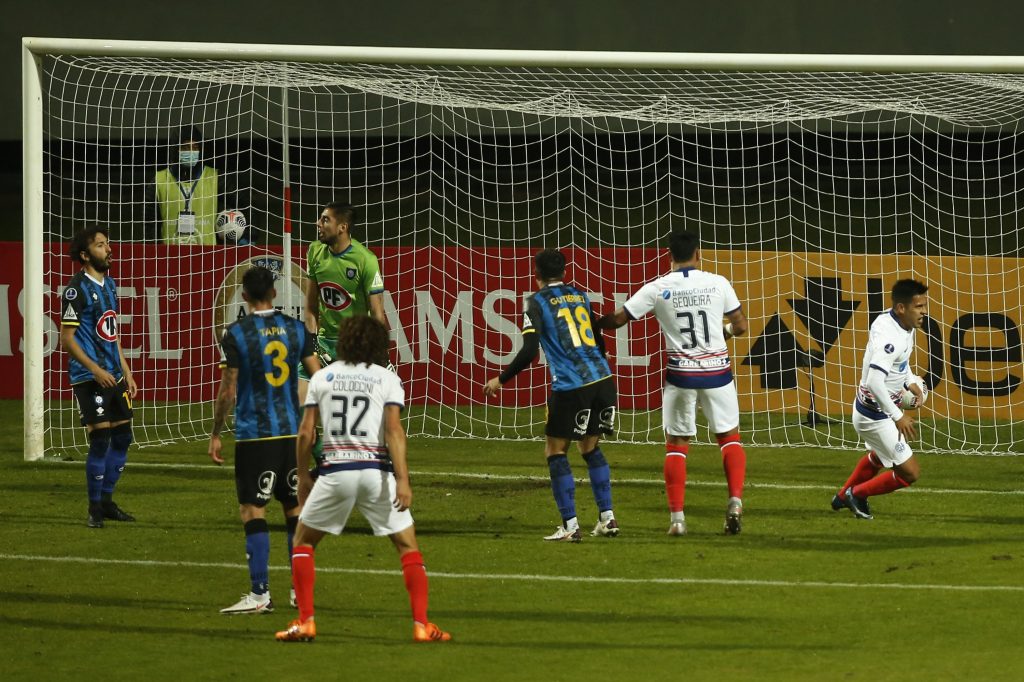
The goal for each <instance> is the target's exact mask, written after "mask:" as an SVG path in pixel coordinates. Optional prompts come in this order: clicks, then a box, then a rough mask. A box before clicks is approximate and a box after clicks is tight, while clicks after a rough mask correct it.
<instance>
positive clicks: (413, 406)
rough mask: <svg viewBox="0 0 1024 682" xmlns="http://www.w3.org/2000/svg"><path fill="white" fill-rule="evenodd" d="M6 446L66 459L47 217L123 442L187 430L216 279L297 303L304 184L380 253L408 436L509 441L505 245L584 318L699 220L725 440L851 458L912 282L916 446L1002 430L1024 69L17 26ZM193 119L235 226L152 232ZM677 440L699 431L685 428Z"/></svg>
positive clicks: (1021, 187)
mask: <svg viewBox="0 0 1024 682" xmlns="http://www.w3.org/2000/svg"><path fill="white" fill-rule="evenodd" d="M23 55H24V107H25V137H24V140H25V142H24V143H25V236H24V266H25V270H24V277H25V285H24V311H25V314H24V319H25V328H24V358H25V388H24V391H25V405H26V409H25V438H26V450H25V452H26V457H28V458H36V457H40V456H42V455H44V454H46V455H50V456H60V455H62V454H64V453H69V452H76V451H80V450H82V449H84V447H85V440H84V434H83V432H82V429H81V428H80V426H79V422H78V415H77V410H76V408H75V406H74V404H73V401H72V395H71V390H70V387H69V385H68V380H67V377H66V374H65V365H66V356H65V355H64V354H63V353H62V352H61V351H60V350H59V348H58V347H57V325H58V324H59V311H58V302H59V296H60V293H61V290H62V287H63V286H64V284H65V283H66V281H67V280H68V278H69V277H70V275H71V274H72V273H73V272H74V270H75V266H74V264H73V263H72V262H71V261H70V259H69V258H68V256H67V254H66V244H67V241H68V239H69V238H70V236H71V234H72V233H73V231H74V230H75V229H77V228H80V227H82V226H85V225H88V224H92V223H99V224H102V225H104V226H106V227H107V228H108V229H109V231H110V237H111V239H112V241H113V244H114V249H115V253H114V258H115V261H114V264H113V268H112V270H111V272H110V274H111V275H112V276H113V277H114V278H115V279H116V280H117V282H118V286H119V292H120V297H121V311H120V318H119V319H120V338H121V342H122V345H123V347H124V348H125V352H126V354H127V355H128V358H129V362H130V363H131V364H132V366H133V370H134V373H135V375H136V378H137V380H138V383H139V385H140V387H141V395H140V396H139V399H138V400H137V401H136V404H135V410H136V429H135V432H136V439H137V441H138V442H139V443H141V444H142V445H146V444H155V443H169V442H176V441H187V440H195V439H201V438H204V437H205V436H206V433H207V431H208V429H209V420H210V418H211V401H212V399H213V396H214V394H215V391H216V386H217V382H218V380H219V376H218V371H217V360H218V352H217V348H216V341H217V336H218V333H219V330H220V329H221V328H223V326H224V325H225V324H227V322H229V321H231V320H233V319H235V318H237V316H238V315H241V314H244V307H243V306H242V301H241V298H240V294H239V290H238V289H239V279H240V274H241V272H243V271H244V269H245V268H247V267H249V265H251V264H253V263H260V264H264V265H268V266H269V267H273V268H275V269H277V270H279V272H280V279H279V283H280V284H279V286H278V292H279V300H278V303H279V305H281V306H282V307H284V308H285V309H286V310H288V311H289V312H292V313H297V312H298V311H299V308H300V306H301V301H302V296H303V291H304V287H305V286H306V280H305V277H304V273H303V268H304V267H305V251H306V247H307V246H308V243H309V241H310V240H311V239H315V237H316V233H315V229H314V227H313V222H314V220H315V218H316V216H317V215H318V214H319V211H320V207H322V205H323V204H324V203H326V202H328V201H331V200H343V201H350V202H351V203H353V204H355V205H356V206H358V207H359V209H360V212H361V218H360V221H359V224H358V226H357V227H356V228H355V230H354V236H355V237H356V238H357V239H359V240H360V241H362V242H363V243H365V244H366V245H367V246H369V247H370V248H371V249H372V250H374V251H375V252H376V253H377V255H378V257H379V260H380V265H381V268H382V272H383V275H384V281H385V285H386V287H387V293H386V296H385V304H386V305H385V307H386V311H387V314H388V317H389V320H390V324H391V328H392V337H393V339H394V342H395V348H394V349H393V356H394V359H395V360H396V363H395V364H396V366H397V371H398V373H399V375H400V376H401V377H402V379H403V381H404V382H405V385H406V390H407V398H408V403H409V405H408V409H407V410H406V413H405V414H406V417H405V418H406V424H407V428H408V430H409V433H410V434H411V435H413V436H434V437H475V438H537V437H539V436H540V435H541V434H542V424H543V420H544V403H545V397H546V391H547V388H546V387H547V384H548V378H547V375H546V369H545V367H544V366H543V364H542V363H543V359H542V363H541V364H538V365H537V366H536V367H534V368H532V369H531V370H528V371H527V372H524V373H523V374H522V375H520V376H519V377H518V378H517V380H516V382H515V383H514V384H513V385H510V386H509V387H506V388H505V389H504V390H503V391H502V393H501V395H500V397H499V398H498V399H486V398H485V397H484V394H483V390H482V386H483V384H484V382H485V381H486V380H487V379H488V378H489V377H491V376H494V375H495V374H497V373H498V372H499V371H500V369H501V367H502V366H503V365H504V364H506V363H507V362H509V360H510V359H511V357H512V356H513V355H514V353H515V352H516V350H517V349H518V347H519V343H520V342H519V338H518V327H519V324H520V321H521V311H522V307H523V299H524V297H525V296H526V295H528V294H529V293H530V292H531V291H532V290H533V289H534V288H535V285H534V282H533V277H532V257H533V254H534V253H535V252H536V251H537V250H538V249H540V248H544V247H557V248H559V249H562V250H563V251H564V253H565V254H566V256H567V257H568V261H569V272H568V278H569V279H570V280H572V281H573V282H575V283H577V284H578V285H580V286H581V288H583V289H585V290H586V291H589V292H591V296H592V300H593V301H594V305H595V308H597V309H598V310H599V311H601V312H606V311H610V310H612V309H613V308H615V307H618V306H619V305H621V304H622V303H623V302H624V301H625V300H626V298H627V297H628V296H629V295H630V294H631V293H632V292H634V291H635V290H636V289H637V288H639V287H640V286H641V284H643V283H644V282H645V281H647V280H649V279H651V278H653V277H655V276H657V275H658V274H660V273H662V272H664V271H665V270H666V268H667V267H668V259H667V257H666V251H665V244H666V237H667V235H668V234H669V233H670V232H671V231H673V230H678V229H684V228H685V229H689V230H692V231H695V232H697V233H699V235H700V237H701V240H702V243H703V267H704V268H705V269H708V270H713V271H716V272H718V273H721V274H723V275H725V276H726V277H728V278H729V279H730V280H731V281H732V282H733V284H734V286H735V287H736V289H737V292H738V293H739V296H740V299H741V300H742V301H743V304H744V306H745V309H746V313H747V316H748V318H749V319H750V333H749V335H748V336H746V337H743V338H739V339H736V340H735V341H732V342H730V344H731V349H732V352H733V359H734V360H733V361H734V369H735V374H736V381H737V386H738V388H739V392H740V399H741V408H742V410H743V413H744V414H743V422H742V425H741V429H742V431H743V433H744V435H745V438H746V439H747V440H748V441H749V442H752V443H754V444H761V445H792V444H800V445H820V446H824V447H833V448H841V447H854V446H855V445H856V438H855V436H854V435H853V432H852V429H850V428H849V426H848V421H849V411H850V405H851V403H852V400H853V396H854V388H855V386H856V384H857V382H858V380H859V373H860V363H861V358H862V354H863V349H864V346H865V343H866V340H867V329H868V327H869V324H870V322H871V320H872V319H874V317H875V316H877V315H878V314H880V313H882V312H883V311H885V309H886V308H887V307H888V291H889V289H890V288H891V286H892V284H893V282H894V281H895V280H896V279H898V278H901V277H907V276H913V277H916V278H919V279H922V280H924V281H925V282H927V283H928V285H929V286H930V290H929V294H930V304H929V305H930V307H929V316H928V319H927V321H926V325H925V328H924V330H923V332H922V333H920V334H919V348H918V350H917V353H916V369H917V370H918V373H920V374H922V375H923V376H924V377H925V379H926V381H927V383H928V384H929V386H930V387H931V389H932V393H931V398H930V400H929V403H928V405H927V406H926V407H925V409H924V410H922V412H921V414H920V417H921V431H922V443H921V444H920V448H921V449H922V450H931V451H952V452H970V453H992V454H995V453H998V454H1007V453H1019V452H1020V451H1021V449H1022V441H1024V428H1022V426H1021V423H1022V422H1024V387H1022V386H1021V381H1022V377H1024V359H1022V357H1024V353H1022V347H1021V329H1022V327H1024V300H1022V294H1021V279H1022V276H1024V260H1022V259H1024V232H1022V230H1021V227H1020V226H1021V224H1022V222H1024V221H1022V218H1024V215H1022V211H1024V182H1022V180H1021V178H1022V175H1024V130H1022V120H1024V119H1022V116H1024V75H1021V72H1022V71H1024V59H1018V58H1004V57H973V58H966V57H964V58H953V57H870V56H820V55H818V56H813V55H807V56H801V55H719V54H643V53H580V52H536V51H521V52H520V51H503V50H502V51H494V50H421V49H380V48H331V47H290V46H274V45H230V44H195V43H181V44H179V43H151V42H122V41H91V40H64V39H37V38H28V39H25V40H24V43H23ZM186 127H194V128H197V129H198V130H199V131H201V137H202V140H201V158H202V163H204V164H207V165H208V166H209V167H211V168H212V169H214V170H215V171H216V173H217V177H218V178H219V181H220V182H221V183H222V189H220V190H218V191H219V192H220V195H221V203H222V204H223V206H221V207H218V208H227V209H233V210H236V211H240V212H241V213H242V214H244V216H245V217H246V218H247V222H248V223H249V225H250V227H249V229H250V231H251V236H252V242H251V243H249V244H239V243H237V242H228V243H223V244H217V245H207V246H197V245H180V244H173V245H168V244H165V243H163V242H162V241H161V239H160V237H159V226H158V225H157V224H156V223H155V218H154V213H153V200H152V198H151V189H152V186H153V184H154V178H155V175H156V173H157V172H158V171H159V170H160V169H161V168H164V167H167V166H168V165H169V164H173V163H175V160H174V159H175V158H176V157H175V156H174V155H175V154H176V153H177V149H178V144H179V141H180V135H179V131H180V130H181V129H183V128H186ZM607 347H608V352H609V357H610V359H611V361H612V365H613V369H614V370H615V373H616V376H617V382H618V388H619V395H620V404H619V407H620V416H619V422H618V433H617V438H619V439H621V440H623V441H626V442H638V443H647V442H651V443H653V442H660V441H661V440H662V434H661V424H660V416H659V407H660V387H661V384H662V376H663V358H662V355H661V352H660V349H661V341H660V335H659V332H658V330H657V328H656V326H655V325H654V323H653V321H652V320H646V321H642V322H635V323H633V324H631V325H629V326H627V327H625V328H623V329H620V330H618V331H617V332H616V333H615V334H611V335H608V336H607ZM704 437H706V434H704Z"/></svg>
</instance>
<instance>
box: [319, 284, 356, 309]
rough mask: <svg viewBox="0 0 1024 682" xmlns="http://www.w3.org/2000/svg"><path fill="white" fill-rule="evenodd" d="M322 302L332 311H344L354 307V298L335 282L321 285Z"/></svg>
mask: <svg viewBox="0 0 1024 682" xmlns="http://www.w3.org/2000/svg"><path fill="white" fill-rule="evenodd" d="M320 300H321V301H323V302H324V305H326V306H327V307H328V308H330V309H331V310H344V309H345V308H347V307H349V306H350V305H352V297H351V296H349V295H348V292H347V291H345V290H344V289H342V288H341V287H340V286H338V285H337V284H335V283H334V282H324V283H323V284H321V285H320Z"/></svg>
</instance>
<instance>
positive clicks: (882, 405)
mask: <svg viewBox="0 0 1024 682" xmlns="http://www.w3.org/2000/svg"><path fill="white" fill-rule="evenodd" d="M915 331H917V330H916V329H905V328H904V327H903V325H901V324H900V323H899V321H898V320H897V319H896V317H895V316H894V315H893V314H892V310H891V309H890V310H889V311H887V312H885V313H882V314H881V315H879V316H878V317H877V318H875V321H874V322H872V323H871V333H870V335H869V337H868V347H867V349H866V350H865V351H864V368H863V370H861V375H860V385H859V386H858V387H857V401H856V403H855V409H856V410H857V411H858V412H860V413H861V414H862V415H864V416H865V417H869V418H871V419H887V418H889V417H897V418H898V417H899V416H901V415H902V412H901V410H900V409H899V407H898V406H897V405H898V403H899V399H900V396H901V394H902V393H903V389H904V388H905V386H906V382H907V379H908V378H909V377H910V354H911V352H913V350H914V332H915ZM872 374H881V375H882V376H884V377H885V380H884V382H878V381H875V379H876V377H873V376H872ZM872 383H874V384H875V385H876V387H880V386H882V385H883V383H884V386H885V393H886V394H887V395H886V396H885V397H884V398H882V399H880V398H879V396H878V395H876V393H875V391H873V390H872V389H871V387H870V384H872Z"/></svg>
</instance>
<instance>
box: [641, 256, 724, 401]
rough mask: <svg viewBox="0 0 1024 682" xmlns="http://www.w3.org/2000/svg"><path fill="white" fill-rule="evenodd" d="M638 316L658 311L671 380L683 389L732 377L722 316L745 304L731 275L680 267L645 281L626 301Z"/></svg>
mask: <svg viewBox="0 0 1024 682" xmlns="http://www.w3.org/2000/svg"><path fill="white" fill-rule="evenodd" d="M623 307H624V309H625V311H626V314H627V315H629V316H630V317H631V318H633V319H634V320H635V319H638V318H640V317H643V316H644V315H646V314H647V313H649V312H651V311H652V310H653V311H654V316H655V317H656V318H657V320H658V323H659V324H660V325H661V331H662V336H664V338H665V351H666V355H667V367H666V377H665V379H666V381H667V382H668V383H670V384H672V385H674V386H678V387H680V388H717V387H719V386H725V385H726V384H728V383H730V382H731V381H732V365H731V363H730V360H729V348H728V347H727V346H726V345H725V334H724V332H723V331H722V318H723V317H725V316H726V315H728V314H730V313H733V312H735V311H737V310H739V309H740V300H739V298H738V297H737V296H736V292H735V290H733V288H732V284H730V283H729V280H727V279H726V278H725V277H722V276H721V275H716V274H714V273H711V272H704V271H702V270H698V269H696V268H680V269H679V270H676V271H674V272H670V273H669V274H667V275H664V276H662V277H659V278H658V279H656V280H654V281H652V282H649V283H647V284H645V285H644V286H643V287H641V288H640V290H639V291H638V292H636V293H635V294H633V296H632V297H631V298H630V299H629V300H628V301H626V303H625V305H624V306H623Z"/></svg>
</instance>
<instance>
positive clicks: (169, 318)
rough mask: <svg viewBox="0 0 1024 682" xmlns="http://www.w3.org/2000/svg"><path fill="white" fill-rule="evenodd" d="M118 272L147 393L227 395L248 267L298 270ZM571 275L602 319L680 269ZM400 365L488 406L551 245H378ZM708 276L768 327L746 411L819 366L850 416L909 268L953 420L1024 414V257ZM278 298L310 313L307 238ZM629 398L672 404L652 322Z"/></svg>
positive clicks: (62, 279) (620, 364)
mask: <svg viewBox="0 0 1024 682" xmlns="http://www.w3.org/2000/svg"><path fill="white" fill-rule="evenodd" d="M65 248H66V247H65V246H64V245H62V244H50V245H47V247H46V251H47V255H46V256H45V259H44V269H45V271H46V275H45V277H44V278H43V281H41V282H39V286H41V287H43V294H44V307H45V315H44V335H45V338H44V352H45V354H46V356H47V357H46V383H47V391H48V395H49V396H51V397H63V398H67V399H70V397H71V393H70V388H69V387H68V384H67V377H66V372H65V367H66V363H67V357H66V355H65V354H64V353H63V352H61V351H60V350H59V348H58V345H59V344H58V340H59V339H58V332H59V297H60V294H61V292H62V290H63V286H64V284H65V283H66V282H67V281H68V280H69V279H70V277H71V276H72V274H73V273H74V272H75V271H76V270H77V266H76V265H75V264H74V263H73V262H72V261H71V260H70V259H69V258H68V257H67V255H66V254H65ZM114 249H115V253H114V263H113V266H112V268H111V270H110V275H111V276H112V277H114V279H115V281H116V282H117V285H118V291H119V296H120V305H121V310H120V316H119V333H120V338H121V344H122V347H123V348H124V350H125V354H126V355H127V356H128V359H129V362H130V363H131V365H132V368H133V371H134V372H135V374H136V380H137V382H138V384H139V386H140V389H141V391H142V395H141V399H142V400H161V401H162V400H168V401H206V400H211V399H212V398H213V396H214V394H215V392H216V386H217V382H218V381H219V371H218V369H217V364H218V361H219V352H218V349H217V340H218V339H219V334H220V332H221V330H222V329H223V328H224V326H226V325H227V324H228V323H230V322H231V321H233V320H234V319H237V317H238V316H240V315H244V314H245V306H244V302H243V301H242V298H241V291H240V281H241V274H242V273H243V272H244V270H245V269H246V268H248V267H249V266H250V265H251V264H254V263H255V264H261V265H265V266H267V267H270V268H272V269H274V270H276V271H280V270H281V269H282V266H283V260H282V257H281V254H280V251H279V250H278V251H277V252H276V253H275V252H274V251H273V249H272V248H271V249H268V248H265V247H257V246H244V247H233V248H224V247H216V248H215V247H169V246H163V245H150V244H133V243H121V244H115V245H114ZM564 253H565V254H566V256H567V258H568V261H569V270H568V272H567V279H568V280H569V281H570V282H572V283H574V284H576V285H577V286H578V287H579V288H581V289H583V290H584V291H587V292H589V294H590V296H591V300H592V301H593V305H594V308H595V310H596V311H597V312H598V314H600V313H603V312H610V311H612V310H614V309H615V308H618V307H620V306H621V305H622V304H623V302H625V300H626V299H627V298H628V297H629V296H630V295H631V294H632V293H634V292H635V291H636V290H637V289H638V288H639V287H640V286H641V285H642V284H643V283H644V282H646V281H648V280H650V279H653V278H655V277H657V276H658V275H659V274H662V273H664V272H666V271H667V270H668V268H669V259H668V257H667V254H666V252H665V251H664V250H661V249H626V248H595V249H565V250H564ZM377 254H378V256H379V259H380V265H381V270H382V273H383V276H384V282H385V285H386V287H387V292H386V294H385V310H386V312H387V315H388V318H389V322H390V325H391V330H392V332H391V333H392V338H393V339H394V341H395V348H394V349H393V358H394V359H395V360H396V365H397V367H398V371H399V375H400V376H401V377H402V379H403V380H404V381H405V384H406V391H407V395H408V397H409V399H410V401H412V402H415V403H419V404H445V405H460V404H470V403H482V402H484V397H483V391H482V388H481V387H482V385H483V383H484V382H485V381H486V380H487V379H488V378H490V377H491V376H494V375H495V374H497V373H498V372H500V370H501V368H502V367H503V366H504V365H506V364H507V363H508V362H509V361H510V360H511V359H512V357H513V356H514V355H515V353H516V351H517V350H518V349H519V346H520V341H519V328H520V325H521V321H522V310H523V302H524V299H525V297H526V296H528V295H529V294H530V293H531V292H533V291H534V290H535V289H536V283H535V282H534V279H533V275H532V268H533V255H534V250H533V249H527V248H516V247H512V248H486V249H477V248H467V247H443V248H439V247H424V248H414V247H390V248H383V249H380V250H377ZM702 257H703V261H702V267H703V269H706V270H710V271H714V272H718V273H719V274H722V275H724V276H726V277H727V278H729V279H730V281H732V283H733V286H734V287H735V289H736V291H737V293H738V295H739V297H740V300H741V302H742V304H743V307H744V311H745V312H746V315H747V317H748V319H749V322H750V332H749V334H748V335H747V336H745V337H742V338H738V339H736V340H734V341H730V342H729V344H730V349H731V351H732V354H733V371H734V373H735V375H736V381H737V386H738V389H739V393H740V397H741V407H742V409H744V410H745V411H765V410H779V409H782V410H799V409H804V408H806V405H805V404H804V408H801V407H800V406H801V404H802V403H801V401H800V399H799V398H798V397H797V396H798V395H799V394H800V392H805V391H806V388H807V381H808V379H809V377H811V376H813V378H814V381H815V389H816V393H817V394H818V396H817V397H818V402H817V404H816V409H817V411H818V412H820V413H832V414H837V413H844V412H847V411H848V410H849V405H850V403H851V402H852V400H853V394H854V387H855V386H856V384H857V382H858V381H859V379H860V371H861V361H862V355H863V352H864V346H865V344H866V342H867V332H868V328H869V325H870V322H871V320H872V319H874V317H875V316H876V315H878V314H881V313H882V312H884V311H885V310H886V309H887V308H888V307H889V293H888V292H889V290H890V288H891V287H892V284H893V282H894V281H895V280H896V279H898V278H901V277H915V278H917V279H920V280H922V281H924V282H926V283H927V284H928V285H929V287H930V289H929V292H928V295H929V308H928V318H927V320H926V324H925V328H924V329H923V330H922V331H921V332H919V333H918V349H917V352H916V354H915V357H914V358H913V361H912V362H913V365H914V368H915V369H916V370H917V371H918V373H920V374H922V375H923V376H925V378H926V380H927V381H928V383H929V385H930V386H931V387H932V389H933V396H932V398H931V401H930V407H931V408H932V409H933V410H934V411H935V412H936V413H939V414H944V415H946V416H949V417H952V418H957V419H960V418H963V419H970V418H983V419H993V418H1010V417H1011V416H1012V415H1014V414H1016V415H1018V416H1019V415H1020V414H1024V388H1021V381H1022V378H1024V352H1022V346H1021V326H1022V325H1024V297H1022V295H1021V286H1020V282H1021V276H1022V274H1024V260H1022V259H1010V258H983V257H922V256H907V255H901V256H895V255H894V256H879V255H857V254H807V253H787V252H770V251H726V250H707V251H704V252H703V253H702ZM292 262H293V267H292V279H291V281H290V282H287V283H285V282H282V281H279V283H278V287H277V289H278V298H277V299H276V302H277V304H278V305H279V306H280V307H282V308H283V309H284V310H285V311H286V312H288V313H289V314H292V315H296V316H297V315H299V314H300V312H301V306H302V302H303V297H304V287H305V286H306V282H307V280H306V276H305V274H304V264H305V253H304V249H299V248H296V249H295V250H294V251H293V253H292ZM0 266H2V269H0V273H2V275H0V372H2V375H3V376H4V378H5V380H4V381H3V382H0V397H3V398H19V397H21V395H22V391H23V384H22V374H23V370H22V356H21V348H22V344H21V339H22V330H23V322H22V314H23V310H22V296H21V293H22V286H23V284H22V279H23V278H22V272H23V270H22V268H23V265H22V251H21V243H20V242H7V243H3V244H2V245H0ZM605 339H606V343H607V347H608V351H609V359H610V361H611V363H612V366H613V370H614V371H615V374H616V376H617V381H618V388H619V394H620V408H621V409H634V408H636V409H653V408H656V407H658V406H659V405H660V389H661V384H662V367H663V365H664V357H663V353H662V343H663V342H662V339H661V334H660V333H659V330H658V327H657V324H656V322H655V321H654V320H653V318H652V317H650V316H649V317H648V318H645V319H642V320H638V321H635V322H632V323H631V324H629V325H627V326H626V327H624V328H622V329H620V330H617V331H615V332H608V333H606V335H605ZM547 384H548V377H547V374H546V368H545V367H544V365H543V363H542V362H541V363H538V364H537V365H535V366H534V367H532V368H530V369H528V370H526V371H525V372H524V373H523V374H522V375H520V377H518V378H517V380H516V381H515V382H514V383H513V384H510V385H509V386H508V387H507V388H506V390H504V391H502V393H501V395H500V396H499V398H498V399H497V400H496V401H495V400H491V401H489V402H490V403H492V404H500V405H506V406H511V405H515V404H519V405H523V404H534V405H538V404H543V402H544V400H545V396H546V394H547Z"/></svg>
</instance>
